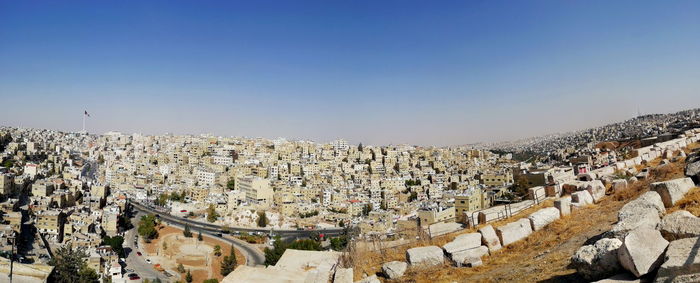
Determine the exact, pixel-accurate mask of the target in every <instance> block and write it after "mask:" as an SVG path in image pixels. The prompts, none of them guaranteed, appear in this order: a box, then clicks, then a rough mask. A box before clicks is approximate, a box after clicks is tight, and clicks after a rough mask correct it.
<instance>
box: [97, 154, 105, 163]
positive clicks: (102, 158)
mask: <svg viewBox="0 0 700 283" xmlns="http://www.w3.org/2000/svg"><path fill="white" fill-rule="evenodd" d="M97 163H98V164H100V165H102V164H104V163H105V157H104V156H102V154H100V156H98V157H97Z"/></svg>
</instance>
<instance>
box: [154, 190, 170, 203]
mask: <svg viewBox="0 0 700 283" xmlns="http://www.w3.org/2000/svg"><path fill="white" fill-rule="evenodd" d="M169 198H170V196H168V194H167V193H162V194H160V195H159V196H158V199H157V200H156V204H158V205H160V206H165V205H166V204H168V199H169Z"/></svg>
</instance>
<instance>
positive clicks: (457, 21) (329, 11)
mask: <svg viewBox="0 0 700 283" xmlns="http://www.w3.org/2000/svg"><path fill="white" fill-rule="evenodd" d="M698 78H700V1H554V0H552V1H493V0H484V1H463V0H459V1H449V0H447V1H413V0H399V1H376V0H368V1H364V0H353V1H333V0H321V1H302V0H298V1H283V0H280V1H264V0H263V1H191V0H190V1H177V0H168V1H150V0H149V1H142V0H136V1H132V0H122V1H31V0H28V1H9V0H0V125H5V126H20V127H32V128H48V129H57V130H64V131H78V130H80V129H81V127H82V118H83V117H82V113H83V111H84V110H87V111H88V112H89V113H90V114H91V117H90V118H88V120H87V130H88V131H90V132H92V133H104V132H107V131H110V130H116V131H122V132H125V133H143V134H163V133H176V134H202V133H210V134H213V135H217V136H247V137H267V138H276V137H285V138H288V139H306V140H315V141H320V142H326V141H331V140H334V139H337V138H343V139H346V140H348V141H349V142H351V143H360V142H362V143H364V144H402V143H408V144H416V145H439V146H441V145H457V144H468V143H475V142H491V141H505V140H512V139H517V138H523V137H530V136H537V135H543V134H549V133H555V132H564V131H571V130H578V129H584V128H589V127H593V126H599V125H605V124H608V123H611V122H616V121H622V120H626V119H629V118H632V117H634V116H635V115H636V114H637V109H639V111H641V112H642V113H643V114H650V113H669V112H675V111H679V110H684V109H689V108H697V107H700V99H698V98H700V79H698Z"/></svg>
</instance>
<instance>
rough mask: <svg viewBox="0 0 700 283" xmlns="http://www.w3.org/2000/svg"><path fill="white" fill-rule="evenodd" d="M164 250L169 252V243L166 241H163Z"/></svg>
mask: <svg viewBox="0 0 700 283" xmlns="http://www.w3.org/2000/svg"><path fill="white" fill-rule="evenodd" d="M163 250H164V251H166V250H168V243H166V242H165V241H163Z"/></svg>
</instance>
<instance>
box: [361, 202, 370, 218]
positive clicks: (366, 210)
mask: <svg viewBox="0 0 700 283" xmlns="http://www.w3.org/2000/svg"><path fill="white" fill-rule="evenodd" d="M370 211H372V204H371V203H368V204H365V206H363V207H362V215H364V216H367V215H369V212H370Z"/></svg>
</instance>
